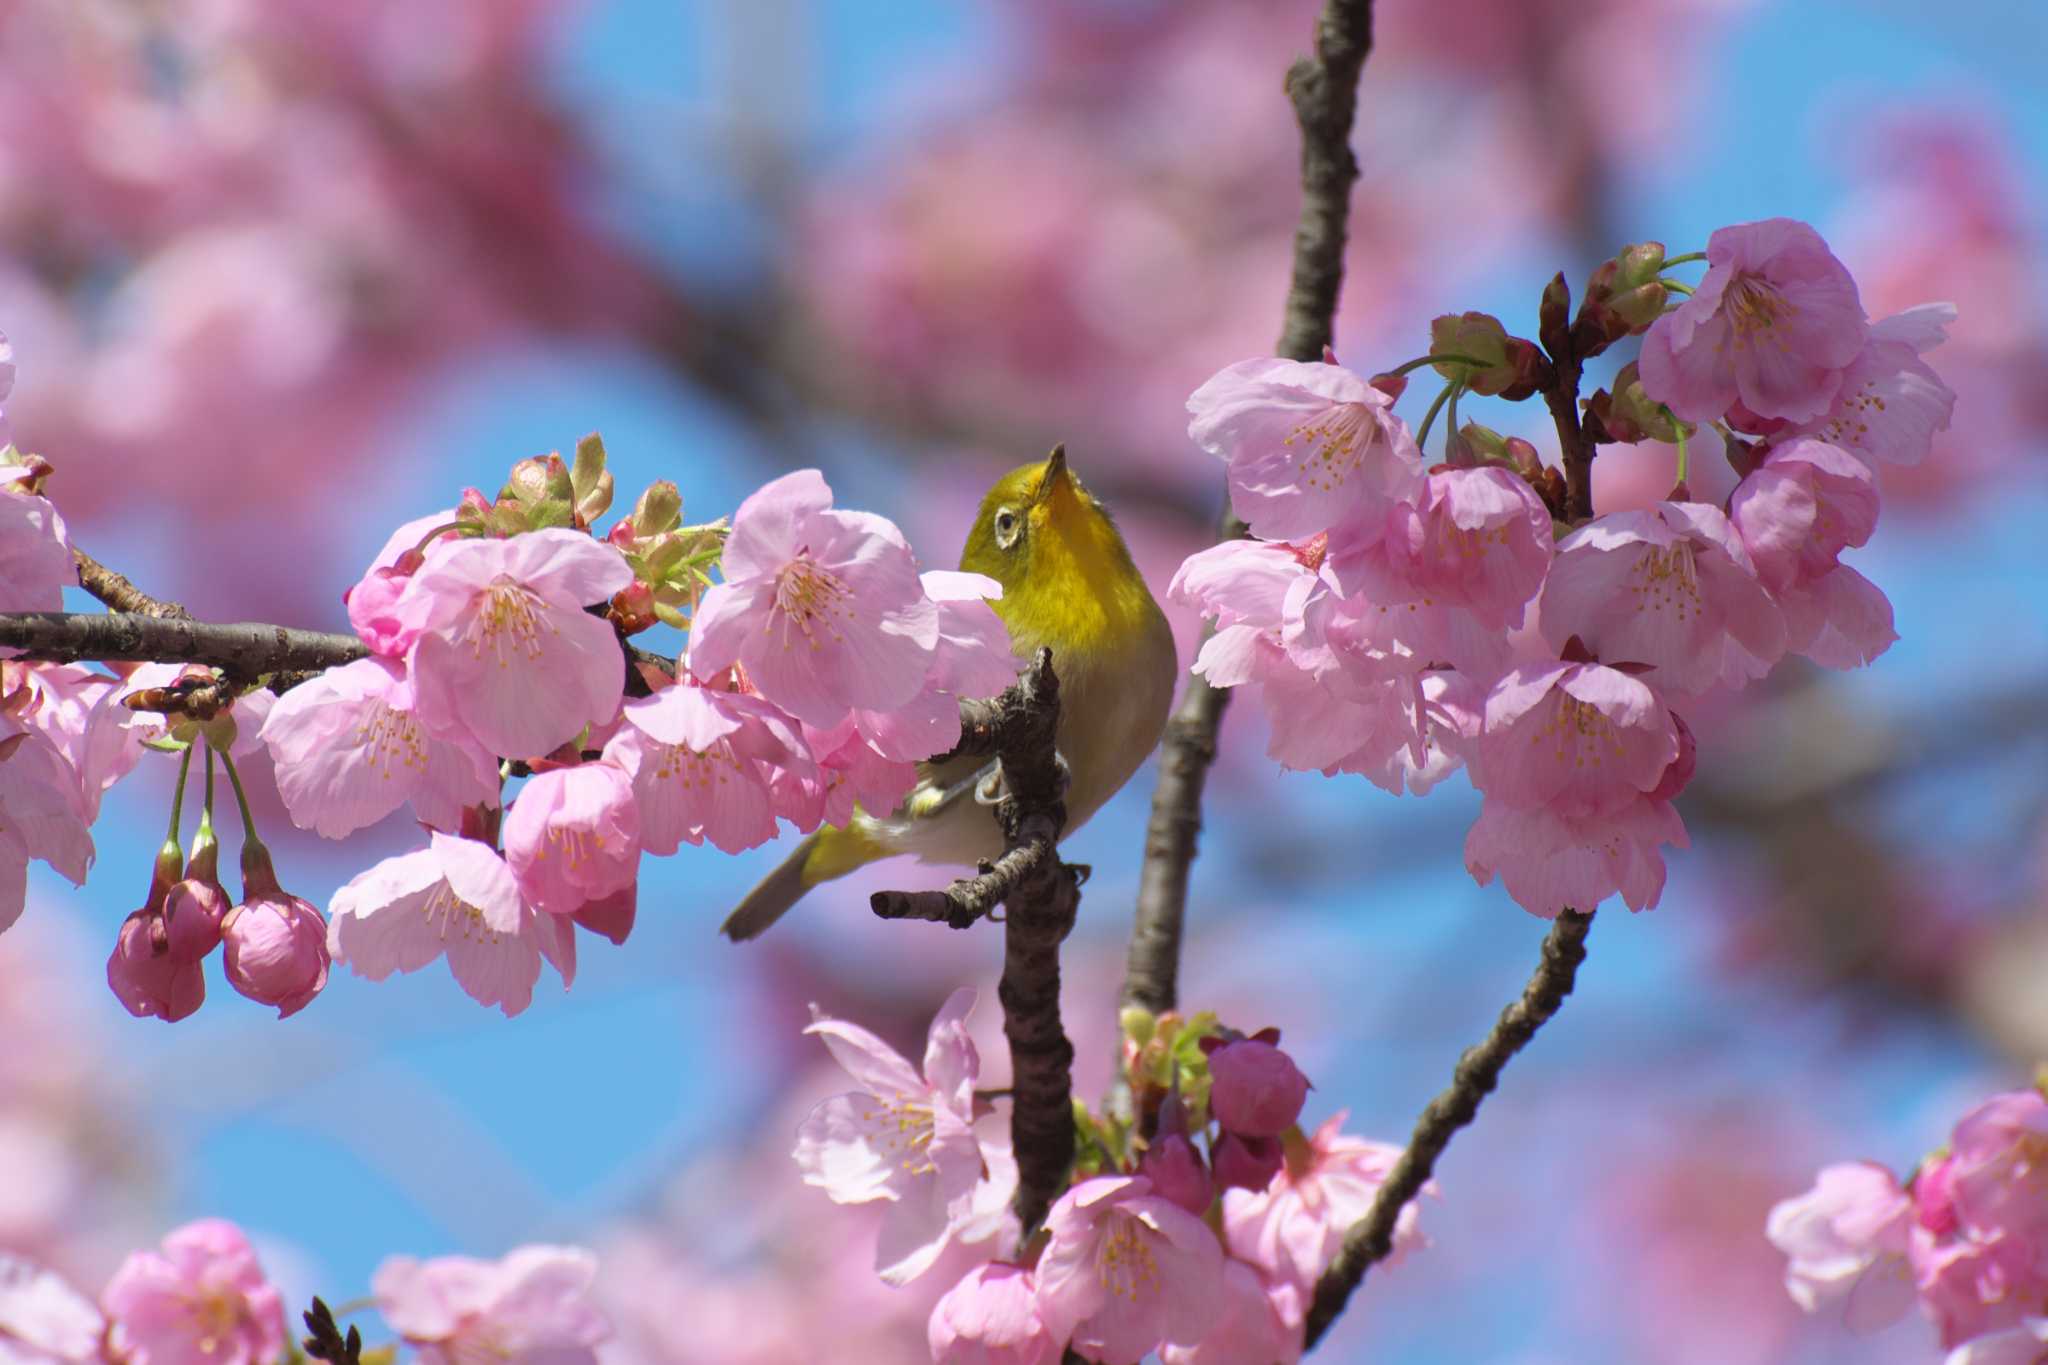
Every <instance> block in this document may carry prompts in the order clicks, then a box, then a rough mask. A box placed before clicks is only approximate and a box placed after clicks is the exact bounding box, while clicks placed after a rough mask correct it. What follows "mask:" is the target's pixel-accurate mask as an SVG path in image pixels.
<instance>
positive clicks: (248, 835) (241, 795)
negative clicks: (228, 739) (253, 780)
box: [207, 749, 263, 846]
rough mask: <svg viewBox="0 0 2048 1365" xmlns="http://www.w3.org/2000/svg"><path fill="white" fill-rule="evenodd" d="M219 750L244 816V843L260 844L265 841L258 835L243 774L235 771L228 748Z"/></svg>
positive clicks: (238, 806) (236, 803) (210, 771)
mask: <svg viewBox="0 0 2048 1365" xmlns="http://www.w3.org/2000/svg"><path fill="white" fill-rule="evenodd" d="M217 752H219V754H220V766H221V767H223V768H226V769H227V770H228V781H229V782H230V783H231V784H233V786H234V789H235V809H236V810H237V811H239V812H240V813H241V816H242V843H243V844H244V845H245V846H246V845H248V844H259V845H260V844H261V843H262V842H263V841H262V840H261V839H259V838H257V837H256V817H255V816H253V815H251V814H250V813H249V794H248V793H247V792H245V791H243V790H242V775H241V774H240V773H238V772H236V771H235V760H233V759H232V758H229V757H228V752H227V750H225V749H221V750H218V751H217ZM207 771H208V775H209V776H210V775H211V773H212V769H211V767H209V768H208V770H207Z"/></svg>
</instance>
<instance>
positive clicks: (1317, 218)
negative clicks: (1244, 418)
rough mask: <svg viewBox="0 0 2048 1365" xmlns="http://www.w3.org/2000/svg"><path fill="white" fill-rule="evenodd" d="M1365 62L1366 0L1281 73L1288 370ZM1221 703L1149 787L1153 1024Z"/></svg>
mask: <svg viewBox="0 0 2048 1365" xmlns="http://www.w3.org/2000/svg"><path fill="white" fill-rule="evenodd" d="M1371 51H1372V0H1326V3H1325V4H1324V6H1323V12H1322V14H1321V16H1320V17H1319V18H1318V19H1317V20H1316V35H1315V54H1314V55H1313V56H1312V57H1304V58H1302V59H1301V60H1300V61H1298V62H1296V63H1295V64H1294V66H1293V68H1292V69H1291V70H1290V71H1288V73H1287V97H1288V99H1289V101H1291V102H1292V104H1293V105H1294V116H1295V120H1296V122H1298V123H1299V124H1300V126H1301V219H1300V222H1299V224H1298V225H1297V226H1296V228H1295V232H1294V270H1293V275H1292V278H1291V279H1290V281H1289V283H1288V287H1287V307H1286V316H1285V319H1284V322H1283V325H1282V327H1281V331H1280V340H1279V342H1278V343H1277V346H1276V350H1277V352H1278V354H1280V355H1282V356H1285V357H1287V358H1289V359H1293V360H1318V359H1321V358H1322V354H1323V348H1324V347H1325V346H1327V345H1329V343H1330V339H1331V337H1332V335H1333V334H1334V329H1335V325H1336V315H1337V294H1338V291H1339V289H1340V288H1341V287H1342V285H1343V283H1344V244H1345V238H1346V232H1347V229H1348V225H1349V221H1350V215H1351V186H1352V185H1353V183H1354V182H1356V181H1357V179H1358V160H1357V158H1356V157H1354V156H1353V155H1352V152H1351V126H1352V123H1353V121H1354V120H1355V119H1356V117H1357V113H1358V79H1359V73H1360V72H1361V71H1363V70H1364V68H1365V59H1366V57H1367V55H1368V54H1369V53H1371ZM1244 533H1245V528H1244V524H1243V523H1242V522H1240V521H1238V520H1237V518H1236V517H1234V516H1229V515H1226V516H1225V517H1224V519H1223V525H1222V528H1221V534H1220V535H1219V537H1218V538H1219V539H1223V540H1229V539H1233V538H1235V537H1237V536H1241V535H1243V534H1244ZM1205 638H1206V637H1205ZM1229 699H1230V697H1229V693H1228V692H1226V691H1223V690H1220V689H1218V688H1213V687H1211V686H1209V684H1208V683H1207V682H1205V681H1203V680H1202V679H1201V678H1199V677H1196V676H1194V675H1193V674H1190V675H1189V676H1188V683H1187V691H1186V693H1185V694H1184V695H1183V696H1182V697H1181V702H1180V706H1179V708H1178V709H1176V710H1175V712H1174V714H1173V719H1172V720H1171V721H1169V722H1168V723H1167V726H1166V734H1165V738H1164V739H1163V740H1162V742H1161V744H1160V752H1159V785H1158V787H1157V788H1155V789H1154V791H1153V793H1152V816H1151V819H1150V821H1149V822H1148V823H1147V825H1146V827H1145V862H1144V866H1143V868H1142V869H1141V870H1140V872H1139V878H1138V903H1137V913H1136V917H1135V920H1134V922H1133V924H1132V927H1131V946H1130V953H1129V957H1128V959H1127V961H1126V964H1125V969H1124V987H1123V999H1124V1001H1125V1002H1126V1003H1130V1004H1139V1005H1143V1006H1145V1007H1146V1008H1147V1009H1150V1010H1153V1011H1154V1012H1159V1011H1163V1010H1168V1009H1172V1008H1173V1007H1174V1005H1175V1003H1176V1002H1177V997H1178V993H1179V978H1180V945H1181V937H1182V932H1183V928H1184V925H1185V920H1186V914H1187V899H1188V866H1189V864H1190V863H1192V862H1193V861H1194V857H1195V843H1196V837H1197V835H1198V834H1199V833H1200V831H1201V828H1202V787H1203V785H1204V783H1205V782H1206V781H1207V779H1208V775H1209V765H1210V764H1211V763H1213V762H1214V761H1215V759H1216V732H1217V728H1218V727H1219V726H1220V725H1221V724H1222V721H1223V708H1224V706H1225V705H1226V704H1227V703H1228V701H1229Z"/></svg>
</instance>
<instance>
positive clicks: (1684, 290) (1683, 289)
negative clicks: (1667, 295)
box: [1663, 280, 1692, 298]
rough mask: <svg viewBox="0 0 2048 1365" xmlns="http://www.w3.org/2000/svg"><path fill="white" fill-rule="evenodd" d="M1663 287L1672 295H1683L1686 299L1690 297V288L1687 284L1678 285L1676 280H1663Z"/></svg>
mask: <svg viewBox="0 0 2048 1365" xmlns="http://www.w3.org/2000/svg"><path fill="white" fill-rule="evenodd" d="M1663 285H1664V287H1665V288H1666V289H1669V290H1670V291H1671V292H1672V293H1674V294H1683V295H1685V296H1686V297H1687V298H1691V297H1692V286H1691V285H1689V284H1680V283H1679V282H1678V281H1677V280H1665V281H1663Z"/></svg>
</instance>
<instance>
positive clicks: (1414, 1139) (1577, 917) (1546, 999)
mask: <svg viewBox="0 0 2048 1365" xmlns="http://www.w3.org/2000/svg"><path fill="white" fill-rule="evenodd" d="M1592 926H1593V917H1592V915H1590V914H1580V913H1579V912H1578V911H1576V910H1566V911H1564V912H1563V913H1561V914H1560V915H1558V917H1557V921H1556V923H1554V924H1552V925H1551V927H1550V932H1549V934H1548V935H1546V936H1545V937H1544V940H1543V956H1542V958H1541V960H1539V961H1538V962H1537V964H1536V971H1535V973H1534V974H1533V975H1532V976H1530V978H1529V984H1528V985H1527V986H1526V987H1524V988H1523V990H1522V998H1521V999H1519V1000H1517V1001H1515V1002H1513V1003H1512V1004H1510V1005H1509V1006H1508V1007H1507V1008H1506V1009H1504V1010H1502V1011H1501V1014H1500V1020H1499V1022H1497V1023H1496V1024H1494V1026H1493V1032H1491V1033H1489V1034H1487V1035H1486V1039H1485V1041H1484V1042H1482V1043H1480V1044H1479V1045H1478V1046H1476V1047H1471V1048H1467V1049H1466V1050H1465V1055H1464V1056H1462V1057H1460V1058H1459V1059H1458V1065H1457V1068H1456V1070H1454V1071H1453V1072H1452V1073H1451V1084H1450V1088H1449V1089H1447V1090H1445V1091H1444V1092H1443V1093H1442V1094H1440V1095H1438V1096H1437V1097H1436V1098H1435V1099H1433V1100H1431V1101H1430V1102H1429V1104H1428V1105H1427V1106H1426V1107H1425V1108H1424V1109H1423V1111H1422V1117H1421V1118H1419V1119H1418V1120H1416V1123H1415V1132H1414V1134H1413V1135H1412V1136H1411V1137H1410V1138H1409V1139H1408V1149H1407V1150H1406V1151H1404V1152H1402V1153H1401V1159H1400V1160H1399V1161H1396V1162H1395V1163H1394V1169H1393V1170H1392V1171H1391V1172H1389V1173H1388V1175H1387V1181H1386V1183H1385V1184H1384V1185H1382V1186H1380V1190H1379V1194H1378V1195H1377V1196H1376V1197H1375V1198H1374V1199H1373V1201H1372V1208H1371V1209H1369V1210H1367V1212H1366V1215H1365V1217H1363V1218H1361V1219H1359V1220H1358V1221H1357V1222H1356V1223H1354V1224H1352V1226H1351V1230H1350V1231H1349V1232H1347V1233H1345V1234H1344V1245H1343V1246H1342V1247H1341V1248H1339V1249H1338V1252H1337V1256H1336V1259H1335V1260H1333V1261H1331V1262H1330V1268H1329V1269H1328V1270H1325V1271H1324V1272H1323V1277H1322V1278H1321V1279H1320V1280H1318V1281H1317V1282H1316V1292H1315V1298H1314V1299H1313V1301H1311V1303H1310V1304H1309V1310H1308V1322H1307V1333H1308V1335H1307V1341H1306V1345H1307V1346H1308V1347H1313V1346H1314V1345H1315V1344H1316V1343H1317V1342H1318V1341H1320V1340H1322V1338H1323V1334H1324V1333H1325V1332H1327V1331H1329V1330H1330V1324H1331V1323H1332V1322H1334V1321H1336V1318H1337V1315H1338V1314H1339V1313H1342V1312H1343V1311H1344V1305H1345V1304H1346V1303H1348V1302H1349V1301H1350V1299H1351V1291H1352V1290H1354V1289H1356V1288H1358V1286H1359V1283H1360V1282H1361V1281H1363V1280H1364V1279H1365V1272H1366V1271H1368V1270H1370V1269H1371V1268H1372V1266H1373V1264H1374V1263H1375V1262H1378V1261H1381V1260H1384V1259H1386V1256H1387V1253H1388V1252H1390V1251H1392V1250H1393V1246H1394V1228H1395V1225H1396V1223H1397V1222H1398V1221H1399V1219H1400V1217H1401V1210H1402V1209H1404V1208H1406V1207H1407V1206H1408V1204H1409V1203H1410V1201H1412V1200H1413V1199H1414V1198H1415V1196H1416V1195H1418V1194H1420V1193H1421V1192H1422V1187H1423V1186H1424V1185H1426V1184H1428V1183H1429V1177H1430V1173H1431V1172H1432V1171H1434V1170H1435V1169H1436V1159H1437V1158H1438V1157H1439V1156H1441V1155H1443V1151H1444V1148H1446V1147H1448V1146H1450V1144H1451V1137H1452V1135H1453V1134H1455V1133H1456V1132H1457V1131H1458V1130H1459V1129H1460V1128H1463V1127H1464V1126H1465V1125H1466V1124H1468V1123H1470V1122H1472V1120H1473V1119H1474V1118H1475V1117H1477V1116H1478V1113H1479V1102H1480V1101H1481V1100H1483V1099H1485V1098H1486V1097H1487V1096H1488V1095H1490V1094H1492V1093H1493V1088H1494V1086H1495V1085H1496V1084H1498V1083H1499V1081H1500V1073H1501V1071H1502V1069H1503V1068H1505V1067H1506V1066H1507V1064H1508V1058H1510V1057H1512V1056H1514V1055H1515V1054H1516V1053H1517V1052H1520V1051H1521V1050H1522V1048H1523V1047H1524V1046H1526V1045H1527V1044H1528V1042H1529V1040H1530V1039H1531V1038H1534V1037H1535V1036H1536V1030H1537V1029H1539V1028H1542V1027H1543V1025H1544V1024H1545V1023H1547V1022H1548V1021H1549V1019H1550V1017H1551V1016H1552V1015H1554V1014H1556V1013H1557V1011H1558V1007H1559V1006H1560V1005H1562V1004H1564V998H1565V997H1566V996H1567V995H1570V994H1571V993H1572V984H1573V982H1574V981H1576V980H1577V978H1578V971H1579V964H1580V963H1581V962H1584V961H1585V960H1586V932H1587V930H1589V929H1591V928H1592Z"/></svg>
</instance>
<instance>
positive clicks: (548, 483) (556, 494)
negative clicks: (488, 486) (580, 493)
mask: <svg viewBox="0 0 2048 1365" xmlns="http://www.w3.org/2000/svg"><path fill="white" fill-rule="evenodd" d="M498 497H499V499H500V500H501V501H502V500H503V499H505V498H512V499H515V500H517V501H519V502H523V503H528V504H533V503H539V502H546V501H556V502H567V503H573V502H575V500H576V486H575V484H574V483H573V482H572V481H571V480H570V478H569V468H568V466H567V465H565V464H563V463H562V457H561V455H560V454H558V453H557V452H555V451H552V450H551V451H549V452H548V453H547V454H545V455H535V456H532V457H530V458H528V459H524V460H521V461H520V462H519V463H518V464H515V465H513V466H512V473H511V474H510V476H508V477H507V478H506V480H505V486H504V487H503V488H502V489H500V490H498Z"/></svg>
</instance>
